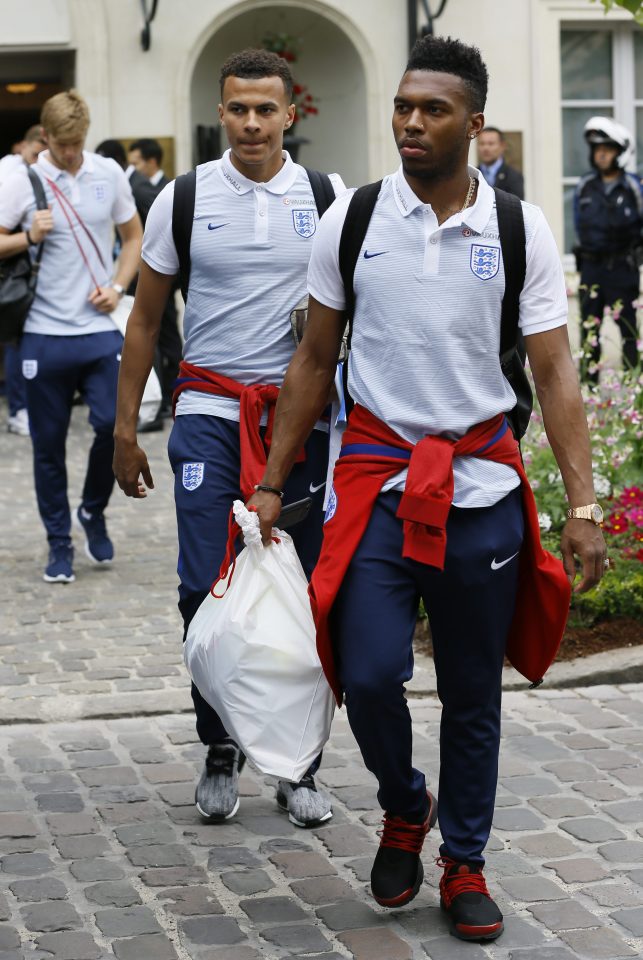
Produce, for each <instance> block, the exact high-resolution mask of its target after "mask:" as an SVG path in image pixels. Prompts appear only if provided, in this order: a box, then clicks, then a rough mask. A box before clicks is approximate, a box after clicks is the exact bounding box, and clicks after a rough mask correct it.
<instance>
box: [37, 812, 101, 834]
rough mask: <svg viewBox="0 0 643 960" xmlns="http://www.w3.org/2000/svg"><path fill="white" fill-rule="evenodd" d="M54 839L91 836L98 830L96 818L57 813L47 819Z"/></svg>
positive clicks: (77, 814) (86, 815)
mask: <svg viewBox="0 0 643 960" xmlns="http://www.w3.org/2000/svg"><path fill="white" fill-rule="evenodd" d="M46 819H47V823H48V825H49V830H50V832H51V833H52V834H53V835H54V837H74V836H79V835H83V834H85V835H86V834H90V833H93V832H95V831H96V830H97V829H98V824H97V823H96V820H95V819H94V817H91V816H89V814H79V813H75V814H70V813H60V814H58V813H55V814H49V816H48V817H47V818H46Z"/></svg>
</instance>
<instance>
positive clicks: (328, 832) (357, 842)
mask: <svg viewBox="0 0 643 960" xmlns="http://www.w3.org/2000/svg"><path fill="white" fill-rule="evenodd" d="M315 833H316V834H317V836H318V837H319V839H320V840H321V842H322V843H323V844H324V846H325V847H326V849H327V850H328V852H329V853H330V854H331V856H334V857H355V856H359V855H360V854H362V853H369V852H371V851H373V849H374V847H375V837H373V836H372V835H371V834H369V833H367V832H366V831H365V830H361V829H360V828H359V827H355V826H354V825H353V824H346V825H345V826H341V827H319V828H318V829H317V830H315Z"/></svg>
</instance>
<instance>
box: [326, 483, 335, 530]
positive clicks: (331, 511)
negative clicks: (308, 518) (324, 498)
mask: <svg viewBox="0 0 643 960" xmlns="http://www.w3.org/2000/svg"><path fill="white" fill-rule="evenodd" d="M336 512H337V494H336V493H335V487H331V488H330V493H329V495H328V504H327V506H326V514H325V516H324V523H328V521H329V520H332V519H333V517H334V516H335V513H336Z"/></svg>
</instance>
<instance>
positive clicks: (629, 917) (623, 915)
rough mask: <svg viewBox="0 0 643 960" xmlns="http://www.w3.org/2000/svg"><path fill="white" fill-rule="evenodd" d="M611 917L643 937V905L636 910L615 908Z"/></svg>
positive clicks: (637, 935)
mask: <svg viewBox="0 0 643 960" xmlns="http://www.w3.org/2000/svg"><path fill="white" fill-rule="evenodd" d="M610 917H611V918H612V919H613V920H616V922H617V923H620V925H621V926H622V927H625V928H626V929H627V930H629V931H630V933H633V934H634V936H635V937H643V907H636V908H635V909H634V910H615V911H614V913H610Z"/></svg>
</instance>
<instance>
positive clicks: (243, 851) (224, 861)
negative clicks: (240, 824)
mask: <svg viewBox="0 0 643 960" xmlns="http://www.w3.org/2000/svg"><path fill="white" fill-rule="evenodd" d="M263 862H264V861H263V860H262V859H260V858H259V857H257V856H256V855H255V854H254V853H253V852H252V851H251V850H249V849H248V848H247V847H214V848H213V849H212V850H210V854H209V856H208V870H214V871H215V872H217V871H220V870H223V869H224V868H225V867H259V866H261V865H262V864H263Z"/></svg>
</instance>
